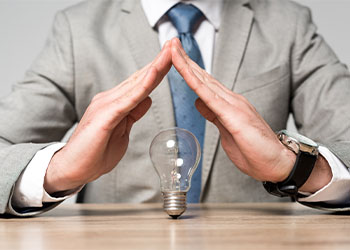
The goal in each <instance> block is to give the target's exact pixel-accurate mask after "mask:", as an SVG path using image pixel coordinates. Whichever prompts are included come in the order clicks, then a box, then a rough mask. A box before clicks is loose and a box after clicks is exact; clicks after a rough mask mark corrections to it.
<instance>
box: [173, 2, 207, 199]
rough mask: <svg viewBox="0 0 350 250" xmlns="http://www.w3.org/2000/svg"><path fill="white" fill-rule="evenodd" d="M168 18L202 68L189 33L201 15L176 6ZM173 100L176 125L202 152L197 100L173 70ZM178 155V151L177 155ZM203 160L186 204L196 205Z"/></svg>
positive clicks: (202, 125) (188, 7)
mask: <svg viewBox="0 0 350 250" xmlns="http://www.w3.org/2000/svg"><path fill="white" fill-rule="evenodd" d="M167 15H168V18H169V20H170V21H171V22H172V24H173V25H174V26H175V28H176V29H177V31H178V33H179V39H180V41H181V43H182V46H183V48H184V50H185V51H186V53H187V54H188V56H189V57H190V58H191V59H192V60H193V61H195V62H196V63H197V64H198V65H199V66H200V67H202V68H204V64H203V60H202V56H201V53H200V50H199V47H198V44H197V42H196V40H195V39H194V37H193V34H192V30H193V29H194V27H195V26H196V25H198V23H199V22H200V21H201V20H202V19H203V18H204V16H203V13H202V12H201V11H200V10H199V9H197V8H196V7H195V6H193V5H187V4H182V3H179V4H177V5H175V6H174V7H173V8H171V9H170V10H169V11H168V13H167ZM168 78H169V82H170V88H171V94H172V99H173V106H174V113H175V121H176V126H177V127H180V128H184V129H187V130H188V131H190V132H192V133H193V134H194V135H195V136H196V137H197V139H198V141H199V144H200V145H201V149H202V152H203V144H204V132H205V119H204V117H203V116H201V114H200V113H199V112H198V111H197V109H196V107H195V105H194V102H195V100H196V99H197V98H198V96H197V95H196V93H195V92H193V91H192V90H191V89H190V88H189V87H188V85H187V84H186V82H185V80H184V79H183V78H182V76H181V75H180V74H179V73H178V72H177V71H176V69H175V68H174V67H172V68H171V70H170V71H169V73H168ZM180 155H181V152H180ZM201 177H202V160H201V161H200V163H199V165H198V167H197V170H196V172H195V173H194V175H193V176H192V183H191V189H190V190H189V191H188V193H187V201H188V202H189V203H198V202H199V197H200V193H201Z"/></svg>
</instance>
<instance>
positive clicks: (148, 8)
mask: <svg viewBox="0 0 350 250" xmlns="http://www.w3.org/2000/svg"><path fill="white" fill-rule="evenodd" d="M178 2H180V1H179V0H141V3H142V7H143V9H144V11H145V14H146V17H147V19H148V22H149V24H150V25H151V26H152V27H154V28H155V29H156V30H158V36H159V42H160V44H161V46H163V45H164V43H165V42H166V41H167V40H170V39H172V38H173V37H176V36H177V35H178V34H177V31H176V29H175V27H174V26H173V25H172V23H171V22H170V21H169V20H168V18H167V17H166V16H164V14H165V13H166V12H167V11H168V10H169V9H170V8H171V7H172V6H174V5H175V4H177V3H178ZM183 2H186V3H192V4H193V5H195V6H196V7H197V8H198V9H200V10H201V11H202V12H203V13H204V15H205V17H206V19H205V20H203V22H202V23H201V24H200V25H199V27H198V29H197V30H196V31H195V33H194V37H195V39H196V41H197V43H198V45H199V48H200V50H201V53H202V58H203V62H204V66H205V69H206V71H207V72H208V73H211V69H212V61H213V59H212V58H213V53H214V48H215V40H216V38H217V32H218V30H219V28H220V21H221V11H222V8H223V0H217V1H212V0H201V1H183ZM63 146H64V144H55V145H52V146H49V147H47V148H45V149H42V150H40V151H39V152H37V153H36V155H35V156H34V158H33V159H32V161H31V162H30V163H29V165H28V166H27V168H26V169H25V170H24V171H23V173H22V174H21V176H20V178H19V180H18V181H17V183H16V185H15V191H14V195H13V198H12V201H11V202H12V204H13V205H15V206H16V207H41V206H42V203H43V202H57V201H61V200H64V199H66V198H68V197H69V196H66V197H62V198H53V197H51V196H50V195H48V194H47V193H46V192H45V190H44V188H43V183H44V177H45V173H46V169H47V167H48V165H49V162H50V160H51V158H52V156H53V155H54V153H55V152H56V151H58V150H59V149H61V148H62V147H63ZM319 150H320V154H322V156H323V157H324V158H325V159H326V160H327V161H328V163H329V165H330V166H331V169H332V173H333V178H332V180H331V182H330V183H329V184H328V185H326V186H325V187H323V188H322V189H321V190H319V191H318V192H316V193H314V194H311V195H309V196H308V197H306V198H303V199H300V200H301V201H305V202H320V201H322V202H327V203H334V204H337V203H338V204H342V203H347V202H349V201H350V173H349V171H348V169H347V168H346V167H345V166H344V165H343V164H342V162H340V161H339V159H337V157H335V156H334V155H333V154H332V153H331V152H330V151H329V150H328V149H327V148H325V147H320V148H319ZM80 189H81V188H79V189H77V190H72V193H71V195H74V194H75V193H77V192H79V191H80ZM71 195H70V196H71Z"/></svg>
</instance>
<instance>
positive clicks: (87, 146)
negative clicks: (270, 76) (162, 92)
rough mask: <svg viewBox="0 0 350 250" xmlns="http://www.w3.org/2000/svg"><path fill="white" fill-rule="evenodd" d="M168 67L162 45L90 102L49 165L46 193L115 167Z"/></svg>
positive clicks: (168, 55)
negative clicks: (150, 59)
mask: <svg viewBox="0 0 350 250" xmlns="http://www.w3.org/2000/svg"><path fill="white" fill-rule="evenodd" d="M170 67H171V51H170V43H169V42H168V43H166V44H165V45H164V47H163V49H162V51H161V52H160V53H159V54H158V56H157V57H156V58H155V59H154V61H153V62H151V63H150V64H148V65H147V66H145V67H144V68H143V69H141V70H139V71H137V72H136V73H134V74H133V75H132V76H130V77H129V78H128V79H127V80H125V81H124V82H122V83H121V84H119V85H117V86H116V87H114V88H112V89H110V90H107V91H105V92H101V93H99V94H97V95H96V96H95V97H94V98H93V100H92V101H91V103H90V105H89V106H88V108H87V110H86V112H85V114H84V116H83V117H82V119H81V121H80V122H79V124H78V126H77V128H76V130H75V132H74V133H73V135H72V137H71V138H70V140H69V141H68V143H67V144H66V146H65V147H64V148H62V149H61V150H60V151H58V152H57V153H56V154H55V155H54V156H53V158H52V159H51V162H50V164H49V167H48V169H47V172H46V176H45V182H44V188H45V190H46V191H47V192H48V193H51V194H52V193H55V192H58V191H64V190H71V189H74V188H77V187H79V186H81V185H84V184H86V183H88V182H91V181H93V180H95V179H97V178H99V177H100V176H101V175H103V174H106V173H108V172H110V171H111V170H112V169H113V168H114V167H115V166H116V164H117V163H118V162H119V161H120V160H121V159H122V157H123V156H124V154H125V152H126V150H127V147H128V143H129V134H130V130H131V127H132V125H133V124H134V123H135V122H136V121H138V120H139V119H140V118H141V117H142V116H143V115H144V114H145V113H146V112H147V111H148V109H149V108H150V106H151V103H152V100H151V98H150V97H149V94H150V93H151V92H152V90H153V89H154V88H155V87H156V86H157V85H158V84H159V83H160V82H161V80H162V79H163V77H164V76H165V75H166V74H167V73H168V71H169V70H170Z"/></svg>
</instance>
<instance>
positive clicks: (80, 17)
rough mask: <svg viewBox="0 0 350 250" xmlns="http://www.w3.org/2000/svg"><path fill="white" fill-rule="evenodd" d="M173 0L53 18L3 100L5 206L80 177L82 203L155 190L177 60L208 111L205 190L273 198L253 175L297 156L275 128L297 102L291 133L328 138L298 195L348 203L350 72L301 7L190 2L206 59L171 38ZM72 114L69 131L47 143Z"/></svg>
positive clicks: (264, 175) (230, 197) (276, 178)
mask: <svg viewBox="0 0 350 250" xmlns="http://www.w3.org/2000/svg"><path fill="white" fill-rule="evenodd" d="M177 2H178V1H171V0H169V1H158V2H157V1H147V0H144V1H141V2H139V1H108V0H105V1H87V2H84V3H82V4H79V5H77V6H74V7H72V8H69V9H67V10H65V11H62V12H60V13H59V14H58V15H57V16H56V20H55V23H54V28H53V32H52V34H51V36H50V38H49V40H48V42H47V44H46V47H45V49H44V50H43V52H42V54H41V55H40V57H39V59H37V61H36V62H35V63H34V65H33V66H32V68H31V70H30V71H28V72H27V75H26V78H25V80H24V81H23V82H22V83H20V84H18V85H17V86H16V87H15V90H14V92H13V93H12V94H11V95H10V96H9V97H7V98H6V99H4V100H3V101H2V102H1V105H0V117H1V119H2V122H1V125H0V159H1V171H2V173H4V174H2V175H1V177H0V187H1V190H2V191H1V194H0V204H1V206H0V209H1V210H0V212H1V213H5V212H7V213H11V214H15V215H31V214H35V213H37V212H38V211H45V210H46V209H49V208H52V207H53V206H55V205H56V204H58V202H59V201H61V200H62V199H64V198H65V196H66V195H70V194H72V193H74V192H76V191H79V190H80V189H81V188H82V186H84V185H85V184H88V185H87V186H86V187H85V188H86V189H85V192H84V202H158V201H160V199H161V197H160V191H159V181H158V177H157V175H156V173H155V172H154V170H153V168H152V166H151V162H150V160H149V157H148V146H149V144H150V142H151V140H152V138H153V137H154V136H155V135H156V134H157V133H158V132H159V131H160V130H161V129H164V128H168V127H173V126H175V124H176V123H175V122H176V121H175V119H174V107H173V104H172V102H171V99H172V96H171V90H170V87H169V84H168V79H167V77H166V75H167V73H168V72H169V70H170V67H171V66H172V65H174V67H175V68H176V69H177V71H178V72H179V73H180V74H181V76H182V77H183V78H184V79H185V81H186V83H187V84H188V86H189V87H190V88H191V89H193V90H194V92H195V93H196V94H197V95H198V97H199V99H198V100H197V101H196V107H197V109H198V111H199V112H200V113H201V114H202V116H204V117H205V118H206V119H207V120H208V121H207V123H206V125H205V137H204V148H203V160H202V166H201V192H200V198H199V199H200V201H201V202H234V201H276V200H280V198H277V197H275V196H271V195H270V194H269V193H267V192H266V191H265V190H264V189H263V187H262V185H261V181H269V182H272V183H280V182H283V181H284V180H285V179H286V178H288V176H289V175H290V174H291V171H292V169H293V167H294V165H295V162H296V155H295V154H294V153H293V152H292V151H291V150H289V149H288V148H287V147H285V145H283V144H282V143H281V142H280V140H279V139H278V138H277V136H276V135H275V133H274V132H273V131H279V130H281V129H283V128H285V126H286V122H287V119H288V115H289V113H290V112H291V111H292V112H293V114H294V117H295V120H296V123H297V126H298V129H299V132H300V133H301V134H303V135H306V136H308V137H310V138H312V139H313V140H315V141H317V142H319V143H320V144H322V145H323V146H322V149H320V153H321V154H320V155H319V156H318V158H317V161H316V163H315V166H314V168H313V170H312V172H311V173H310V175H309V176H308V179H307V181H306V182H305V184H304V185H303V186H301V187H300V189H299V191H300V192H301V193H303V194H304V195H305V196H306V198H303V199H300V201H303V202H308V204H309V205H312V204H317V205H318V206H323V207H335V208H343V207H346V206H347V202H348V196H349V192H348V191H349V189H348V188H347V186H349V185H347V183H348V180H349V179H350V178H349V172H348V169H347V166H350V158H349V154H348V152H349V149H350V131H349V129H348V128H349V123H350V119H349V117H348V114H349V113H348V110H349V108H350V102H349V101H348V100H347V99H348V95H349V92H350V74H349V72H348V71H347V69H346V67H345V66H344V65H342V64H341V63H340V62H339V61H338V59H337V58H336V56H335V55H334V53H333V52H332V51H331V49H330V48H329V47H328V46H327V44H326V43H325V42H324V41H323V40H322V38H321V37H320V36H318V35H317V33H316V30H315V27H314V25H313V24H312V22H311V19H310V14H309V12H308V10H307V9H306V8H304V7H301V6H299V5H296V4H294V3H291V2H288V1H268V0H267V1H254V0H252V1H248V0H239V1H217V2H215V3H213V2H211V1H201V2H196V1H193V2H191V3H193V4H194V5H195V6H196V7H197V8H199V9H200V10H201V12H203V13H204V18H203V20H202V22H201V23H199V27H197V30H196V31H195V32H194V37H195V38H196V39H197V38H198V43H199V47H200V48H205V49H203V50H201V52H202V54H203V61H204V65H206V67H205V69H206V71H205V70H203V69H201V67H199V66H198V65H197V63H196V62H194V61H192V60H191V59H190V58H189V57H188V56H187V54H186V52H185V51H184V50H183V48H182V46H181V44H180V42H179V40H177V39H172V40H171V41H169V42H167V43H165V40H167V39H165V38H168V39H170V38H171V37H168V35H169V34H170V35H171V34H174V33H172V29H173V30H174V27H170V26H172V25H171V22H169V18H168V16H167V13H168V11H169V10H170V9H171V8H172V7H173V6H174V5H176V3H177ZM186 3H188V2H187V1H186ZM157 6H158V7H157ZM156 7H157V8H156ZM154 9H157V11H158V12H157V11H155V12H152V10H154ZM210 25H211V26H210ZM208 34H209V35H208ZM170 35H169V36H170ZM159 42H160V43H161V44H164V45H163V46H162V47H163V48H162V50H161V52H159V48H160V47H159V46H158V44H159ZM214 44H215V49H214V50H213V47H214V46H213V45H214ZM207 48H209V50H206V49H207ZM208 51H209V52H208ZM149 62H151V63H149ZM144 65H146V66H144ZM211 65H213V67H211ZM133 72H136V73H133ZM208 72H210V73H212V74H209V73H208ZM125 79H126V80H125ZM141 117H142V119H141ZM75 122H78V126H77V128H76V129H75V131H74V133H73V135H72V137H71V138H70V140H69V141H68V143H67V144H60V143H55V142H59V141H60V140H61V138H62V137H63V136H64V134H65V133H66V132H67V131H68V130H69V128H71V127H72V126H73V125H74V123H75ZM115 166H117V167H115ZM33 176H35V178H34V177H33ZM337 180H338V181H337ZM28 187H30V188H28ZM28 189H33V190H34V191H31V192H29V193H28ZM38 197H39V198H38ZM315 202H317V203H315ZM320 202H322V203H320Z"/></svg>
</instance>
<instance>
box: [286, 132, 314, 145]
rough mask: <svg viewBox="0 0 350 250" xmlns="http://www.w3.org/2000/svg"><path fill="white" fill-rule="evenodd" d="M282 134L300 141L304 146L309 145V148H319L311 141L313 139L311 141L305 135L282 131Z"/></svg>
mask: <svg viewBox="0 0 350 250" xmlns="http://www.w3.org/2000/svg"><path fill="white" fill-rule="evenodd" d="M281 133H283V134H285V135H287V136H289V137H292V138H294V139H296V140H297V141H299V142H300V143H302V144H305V145H309V146H311V147H315V148H317V147H318V145H317V143H316V142H314V141H313V140H311V139H309V138H307V137H305V136H303V135H300V134H298V133H296V132H292V131H288V130H282V131H281Z"/></svg>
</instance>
